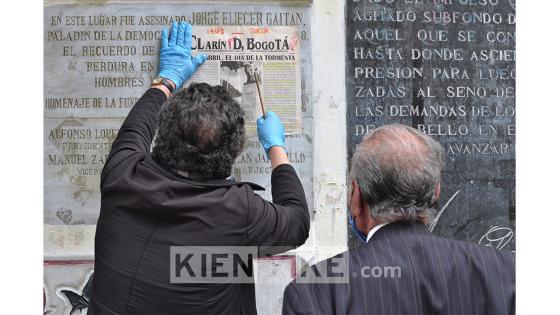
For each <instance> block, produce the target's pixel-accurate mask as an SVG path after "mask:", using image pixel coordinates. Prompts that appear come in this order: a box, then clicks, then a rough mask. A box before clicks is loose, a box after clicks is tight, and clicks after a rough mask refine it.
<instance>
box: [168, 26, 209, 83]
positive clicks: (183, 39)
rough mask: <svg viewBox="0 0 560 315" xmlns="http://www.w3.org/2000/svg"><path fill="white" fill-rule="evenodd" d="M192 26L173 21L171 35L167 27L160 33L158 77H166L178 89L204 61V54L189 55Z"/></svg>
mask: <svg viewBox="0 0 560 315" xmlns="http://www.w3.org/2000/svg"><path fill="white" fill-rule="evenodd" d="M191 44H192V26H191V25H190V24H188V23H187V22H180V23H179V24H178V25H177V22H175V21H173V23H172V24H171V36H169V32H168V31H167V28H164V29H163V32H162V33H161V50H160V53H159V75H158V76H159V77H163V78H167V79H169V80H171V81H173V83H175V90H179V89H180V88H181V86H182V85H183V83H185V81H187V80H188V79H189V78H190V77H191V76H192V75H193V73H194V72H195V71H196V69H197V68H198V67H199V66H200V65H201V64H203V63H204V61H206V58H207V57H206V55H205V54H200V55H198V56H196V57H193V56H192V55H191Z"/></svg>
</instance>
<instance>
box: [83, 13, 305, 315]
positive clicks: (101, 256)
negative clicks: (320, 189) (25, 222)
mask: <svg viewBox="0 0 560 315" xmlns="http://www.w3.org/2000/svg"><path fill="white" fill-rule="evenodd" d="M191 32H192V31H191V26H190V25H189V24H187V23H185V22H181V23H173V25H172V26H171V31H170V33H169V32H168V31H167V29H164V30H163V32H162V47H161V51H160V72H159V75H158V77H157V78H156V79H155V80H154V81H153V83H152V87H151V88H150V89H149V90H148V91H146V93H145V94H144V96H142V98H140V100H139V101H138V102H137V103H136V105H135V106H134V108H132V110H131V111H130V113H129V114H128V117H127V118H126V120H125V121H124V123H123V125H122V127H121V129H120V131H119V134H118V136H117V138H116V140H115V141H114V143H113V146H112V149H111V152H110V154H109V157H108V158H107V162H106V164H105V166H104V168H103V172H102V174H101V210H100V214H99V219H98V222H97V230H96V235H95V272H94V277H93V284H92V289H91V290H92V292H91V299H90V301H89V309H88V314H151V315H152V314H256V306H255V286H254V283H252V282H251V281H249V283H236V282H235V281H224V282H220V283H204V284H201V283H192V282H191V283H175V282H173V281H171V280H170V279H171V275H172V274H173V272H174V271H176V270H173V269H172V267H171V264H173V262H174V257H172V255H171V252H170V251H171V250H172V247H175V246H198V247H200V248H208V247H210V246H226V247H228V248H229V247H232V246H253V247H256V246H259V247H261V246H262V247H275V246H280V247H281V248H286V247H290V248H293V247H295V246H299V245H301V244H303V243H304V242H305V240H306V239H307V237H308V233H309V224H310V223H309V221H310V220H309V211H308V208H307V203H306V200H305V194H304V191H303V187H302V185H301V183H300V181H299V179H298V177H297V174H296V172H295V170H294V168H293V167H292V166H291V165H290V164H289V160H288V158H287V155H286V152H285V150H284V138H285V136H284V127H283V125H282V122H281V121H280V119H279V118H278V116H276V115H275V114H274V113H272V112H269V113H267V115H266V118H259V119H258V121H257V132H258V136H259V140H260V141H261V144H262V145H263V148H264V150H265V152H266V154H267V156H268V157H269V158H270V161H271V167H272V174H271V182H272V199H273V202H269V201H267V200H264V199H263V198H261V197H260V196H259V195H258V194H256V193H255V192H254V190H263V189H264V188H262V187H260V186H258V185H256V184H253V183H244V182H237V181H235V180H234V179H233V178H232V177H231V176H230V175H231V171H232V165H233V163H234V162H235V159H236V157H237V156H238V155H239V154H240V153H241V151H242V150H243V146H244V142H245V131H244V130H245V129H244V123H245V122H244V120H243V112H242V110H241V107H240V106H239V104H238V103H237V102H236V101H235V100H233V99H232V98H231V97H230V96H229V95H228V94H227V92H226V90H225V89H223V88H222V87H219V86H215V87H213V86H210V85H208V84H205V83H200V84H195V83H193V84H191V85H190V86H189V87H188V88H187V89H180V87H181V86H182V85H183V83H184V82H186V81H187V80H188V79H189V77H191V76H192V74H193V73H194V72H195V71H196V69H197V68H198V67H199V66H200V65H201V64H203V63H204V61H205V60H206V56H204V55H198V56H192V54H191V40H192V33H191ZM175 89H178V90H179V91H177V92H176V93H175V94H173V92H174V90H175ZM158 112H159V118H158ZM156 120H157V121H156ZM156 134H157V135H156ZM154 137H155V140H154ZM152 141H154V146H153V150H150V148H151V146H152ZM150 151H151V152H150ZM213 266H214V265H213ZM248 269H249V270H252V262H251V261H249V268H248Z"/></svg>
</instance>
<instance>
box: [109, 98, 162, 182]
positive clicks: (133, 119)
mask: <svg viewBox="0 0 560 315" xmlns="http://www.w3.org/2000/svg"><path fill="white" fill-rule="evenodd" d="M166 99H167V98H166V96H165V94H164V93H163V92H162V91H161V90H159V89H155V88H151V89H149V90H147V91H146V93H144V95H143V96H142V97H141V98H140V99H139V100H138V102H136V104H135V105H134V107H133V108H132V109H131V110H130V113H129V114H128V116H127V117H126V119H125V121H124V123H123V124H122V126H121V129H120V130H119V133H118V135H117V138H116V139H115V141H114V142H113V145H112V147H111V152H110V153H109V156H108V158H107V161H106V163H105V166H104V167H103V171H102V173H101V183H102V184H103V181H104V179H105V177H106V176H107V174H108V173H110V172H111V170H112V169H113V168H114V167H115V166H117V165H118V164H119V163H121V162H123V161H124V160H126V158H128V157H130V156H131V155H133V154H136V153H148V152H150V145H151V143H152V139H153V138H154V129H155V124H156V115H157V113H158V111H159V109H160V107H161V105H162V104H163V103H164V102H165V100H166Z"/></svg>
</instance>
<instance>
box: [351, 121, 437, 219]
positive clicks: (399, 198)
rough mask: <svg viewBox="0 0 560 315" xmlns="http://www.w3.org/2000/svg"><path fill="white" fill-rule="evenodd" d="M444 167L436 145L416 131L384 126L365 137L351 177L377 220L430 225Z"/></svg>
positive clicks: (358, 150) (354, 158)
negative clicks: (416, 222) (415, 222)
mask: <svg viewBox="0 0 560 315" xmlns="http://www.w3.org/2000/svg"><path fill="white" fill-rule="evenodd" d="M443 166H444V151H443V148H442V146H441V144H439V142H437V141H436V140H434V139H432V138H431V137H430V136H428V135H426V134H424V133H422V132H420V131H418V130H417V129H415V128H412V127H408V126H405V125H401V124H389V125H384V126H381V127H378V128H376V129H374V130H373V131H372V132H370V133H369V134H367V135H366V136H365V137H364V139H363V140H362V142H361V143H360V145H359V146H358V148H357V149H356V152H355V153H354V156H353V157H352V164H351V170H350V179H353V180H354V181H355V182H356V184H357V185H358V187H359V188H360V192H361V194H362V200H363V201H364V202H365V203H366V204H367V205H368V206H369V208H370V212H371V216H372V217H373V218H375V219H377V220H378V221H380V222H382V223H386V222H395V221H409V222H410V221H420V222H422V223H424V224H429V223H430V222H431V221H432V220H433V216H434V213H435V208H436V207H437V198H436V190H437V186H438V185H439V184H440V182H441V172H442V170H443Z"/></svg>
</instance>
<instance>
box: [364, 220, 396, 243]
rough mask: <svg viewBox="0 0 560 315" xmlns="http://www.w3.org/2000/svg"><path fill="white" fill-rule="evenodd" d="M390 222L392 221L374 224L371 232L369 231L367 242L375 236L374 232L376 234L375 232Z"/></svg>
mask: <svg viewBox="0 0 560 315" xmlns="http://www.w3.org/2000/svg"><path fill="white" fill-rule="evenodd" d="M389 223H390V222H387V223H381V224H378V225H376V226H374V227H373V229H371V230H369V233H368V235H367V239H366V243H367V242H369V240H370V238H371V237H372V236H373V234H375V232H377V231H378V230H379V229H380V228H382V227H384V226H385V225H387V224H389Z"/></svg>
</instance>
